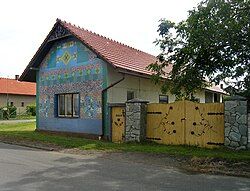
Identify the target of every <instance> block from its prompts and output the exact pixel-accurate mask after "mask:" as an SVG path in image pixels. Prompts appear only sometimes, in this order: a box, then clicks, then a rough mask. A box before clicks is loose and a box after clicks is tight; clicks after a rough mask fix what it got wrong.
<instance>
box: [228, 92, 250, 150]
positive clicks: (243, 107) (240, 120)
mask: <svg viewBox="0 0 250 191" xmlns="http://www.w3.org/2000/svg"><path fill="white" fill-rule="evenodd" d="M247 118H248V114H247V99H246V98H244V97H241V96H233V97H230V98H229V99H228V100H227V101H225V146H226V147H229V148H232V149H236V150H241V149H246V148H247V145H248V122H247V121H248V119H247Z"/></svg>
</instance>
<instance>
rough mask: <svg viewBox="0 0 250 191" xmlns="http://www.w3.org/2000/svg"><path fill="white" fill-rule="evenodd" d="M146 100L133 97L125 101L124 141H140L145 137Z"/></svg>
mask: <svg viewBox="0 0 250 191" xmlns="http://www.w3.org/2000/svg"><path fill="white" fill-rule="evenodd" d="M146 118H147V102H146V101H142V100H139V99H133V100H130V101H127V102H126V123H125V124H126V125H125V141H126V142H128V141H137V142H141V141H143V140H145V137H146V125H147V122H146Z"/></svg>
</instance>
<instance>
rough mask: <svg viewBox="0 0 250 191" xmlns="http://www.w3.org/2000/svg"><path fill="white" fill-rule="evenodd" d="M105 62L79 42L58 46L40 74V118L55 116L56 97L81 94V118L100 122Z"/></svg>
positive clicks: (43, 63) (48, 56)
mask: <svg viewBox="0 0 250 191" xmlns="http://www.w3.org/2000/svg"><path fill="white" fill-rule="evenodd" d="M104 66H105V64H104V62H103V61H102V60H100V59H99V58H97V56H96V55H95V54H94V53H93V52H92V51H91V50H89V49H88V48H86V47H85V46H84V45H82V44H81V43H80V42H78V41H76V40H67V41H63V42H60V43H57V44H55V45H54V46H53V47H52V48H51V50H50V52H49V53H48V54H47V55H46V57H45V58H44V60H43V62H42V64H41V67H40V71H39V117H40V119H46V118H54V117H55V95H56V94H60V93H75V92H78V93H79V94H80V118H81V119H101V105H102V104H101V103H102V100H101V91H102V89H103V81H104V79H103V76H104V74H103V73H104Z"/></svg>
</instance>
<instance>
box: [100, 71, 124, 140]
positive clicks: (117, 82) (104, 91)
mask: <svg viewBox="0 0 250 191" xmlns="http://www.w3.org/2000/svg"><path fill="white" fill-rule="evenodd" d="M124 79H125V74H123V76H122V78H121V79H120V80H118V81H116V82H114V83H112V84H111V85H109V86H108V87H106V88H104V89H103V90H102V135H101V137H103V136H104V130H105V129H104V125H105V124H104V119H105V110H104V106H105V103H104V101H105V100H104V94H105V93H106V92H107V90H108V89H110V88H112V87H113V86H115V85H116V84H119V83H120V82H121V81H123V80H124Z"/></svg>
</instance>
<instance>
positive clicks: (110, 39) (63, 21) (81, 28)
mask: <svg viewBox="0 0 250 191" xmlns="http://www.w3.org/2000/svg"><path fill="white" fill-rule="evenodd" d="M56 21H57V22H58V21H59V22H62V23H65V24H69V25H71V26H73V27H76V28H78V29H80V30H84V31H87V32H89V33H92V34H94V35H97V36H100V37H102V38H105V39H107V40H109V41H112V42H115V43H118V44H120V45H122V46H126V47H128V48H130V49H133V50H136V51H138V52H141V53H144V54H148V55H150V56H153V57H156V56H154V55H152V54H150V53H147V52H144V51H142V50H139V49H137V48H134V47H132V46H129V45H127V44H124V43H122V42H119V41H117V40H114V39H112V38H109V37H106V36H103V35H101V34H98V33H96V32H94V31H91V30H88V29H85V28H83V27H80V26H79V25H78V26H76V25H75V24H71V23H70V22H67V21H65V20H61V19H59V18H57V19H56Z"/></svg>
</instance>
